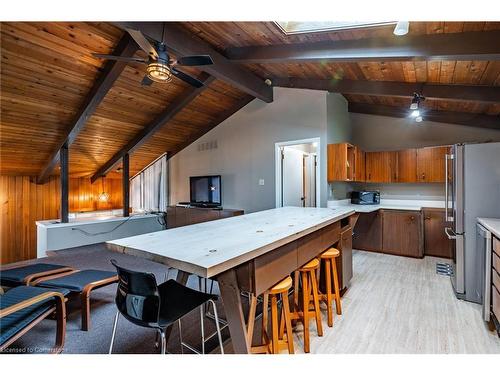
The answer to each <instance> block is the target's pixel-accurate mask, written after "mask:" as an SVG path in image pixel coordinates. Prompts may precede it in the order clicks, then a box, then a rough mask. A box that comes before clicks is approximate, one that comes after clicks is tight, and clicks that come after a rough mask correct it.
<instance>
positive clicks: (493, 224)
mask: <svg viewBox="0 0 500 375" xmlns="http://www.w3.org/2000/svg"><path fill="white" fill-rule="evenodd" d="M477 221H478V222H479V224H481V225H482V226H483V227H485V228H486V229H488V230H489V231H490V232H491V234H493V235H494V236H495V237H497V238H499V239H500V219H493V218H489V217H478V218H477Z"/></svg>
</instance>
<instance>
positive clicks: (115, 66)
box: [37, 34, 139, 184]
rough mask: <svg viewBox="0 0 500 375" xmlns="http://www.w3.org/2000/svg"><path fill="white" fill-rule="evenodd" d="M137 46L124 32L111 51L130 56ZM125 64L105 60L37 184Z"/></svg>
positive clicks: (45, 175) (43, 181)
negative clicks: (100, 71)
mask: <svg viewBox="0 0 500 375" xmlns="http://www.w3.org/2000/svg"><path fill="white" fill-rule="evenodd" d="M138 48H139V47H138V45H137V44H136V43H135V42H134V40H133V39H132V38H131V37H130V36H129V35H128V34H124V36H123V37H122V39H121V40H120V41H119V42H118V45H117V46H116V48H115V50H114V51H113V54H114V55H117V56H123V57H131V56H133V55H134V54H135V52H136V51H137V49H138ZM126 66H127V64H126V63H125V62H122V61H113V60H108V61H106V63H105V65H104V68H103V70H102V73H101V74H99V77H98V78H97V80H96V82H95V83H94V85H93V86H92V89H91V90H90V91H89V93H88V94H87V96H86V98H85V100H84V101H83V105H82V106H81V107H80V109H79V110H78V113H77V115H76V117H75V119H74V120H73V122H72V124H71V126H69V127H68V128H67V129H66V132H65V134H64V137H63V139H62V140H61V142H60V143H59V145H58V146H57V148H56V149H55V150H54V151H53V152H52V154H51V156H50V158H49V160H48V161H47V163H46V164H45V166H44V167H43V169H42V171H41V172H40V174H39V175H38V177H37V183H38V184H43V183H45V182H47V180H48V179H49V177H50V175H51V173H52V171H53V169H54V168H55V166H56V165H57V164H58V163H59V160H60V150H61V148H62V147H64V146H66V147H69V146H70V145H71V144H72V143H73V142H74V140H75V139H76V137H77V136H78V134H79V133H80V132H81V131H82V129H83V128H84V126H85V124H86V123H87V120H88V119H89V118H90V117H91V116H92V115H93V114H94V112H95V110H96V109H97V106H98V105H99V104H100V103H101V101H102V100H103V99H104V97H105V96H106V94H107V93H108V91H109V90H110V89H111V87H112V86H113V84H114V83H115V81H116V80H117V79H118V77H119V76H120V74H121V73H122V71H123V70H124V69H125V67H126Z"/></svg>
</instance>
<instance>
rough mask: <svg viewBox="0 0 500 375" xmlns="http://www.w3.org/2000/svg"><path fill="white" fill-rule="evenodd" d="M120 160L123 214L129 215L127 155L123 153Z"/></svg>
mask: <svg viewBox="0 0 500 375" xmlns="http://www.w3.org/2000/svg"><path fill="white" fill-rule="evenodd" d="M122 159H123V161H122V168H123V169H122V173H123V176H122V185H123V216H124V217H127V216H129V215H130V174H129V156H128V154H125V155H123V158H122Z"/></svg>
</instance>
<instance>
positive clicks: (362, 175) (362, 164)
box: [354, 146, 366, 182]
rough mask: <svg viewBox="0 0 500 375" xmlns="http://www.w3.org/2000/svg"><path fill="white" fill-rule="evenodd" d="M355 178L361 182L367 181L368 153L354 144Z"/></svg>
mask: <svg viewBox="0 0 500 375" xmlns="http://www.w3.org/2000/svg"><path fill="white" fill-rule="evenodd" d="M354 157H355V164H354V180H355V181H359V182H364V181H366V155H365V152H364V151H363V150H361V148H359V147H358V146H354Z"/></svg>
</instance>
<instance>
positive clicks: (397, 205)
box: [328, 199, 444, 213]
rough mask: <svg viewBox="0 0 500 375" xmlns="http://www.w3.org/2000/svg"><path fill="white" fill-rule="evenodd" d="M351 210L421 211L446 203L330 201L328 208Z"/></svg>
mask: <svg viewBox="0 0 500 375" xmlns="http://www.w3.org/2000/svg"><path fill="white" fill-rule="evenodd" d="M340 207H342V208H350V209H352V210H354V211H355V212H359V213H368V212H374V211H377V210H380V209H386V210H408V211H421V210H422V208H444V201H436V200H413V199H381V200H380V204H372V205H362V204H352V203H351V200H350V199H342V200H332V201H328V208H340Z"/></svg>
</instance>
